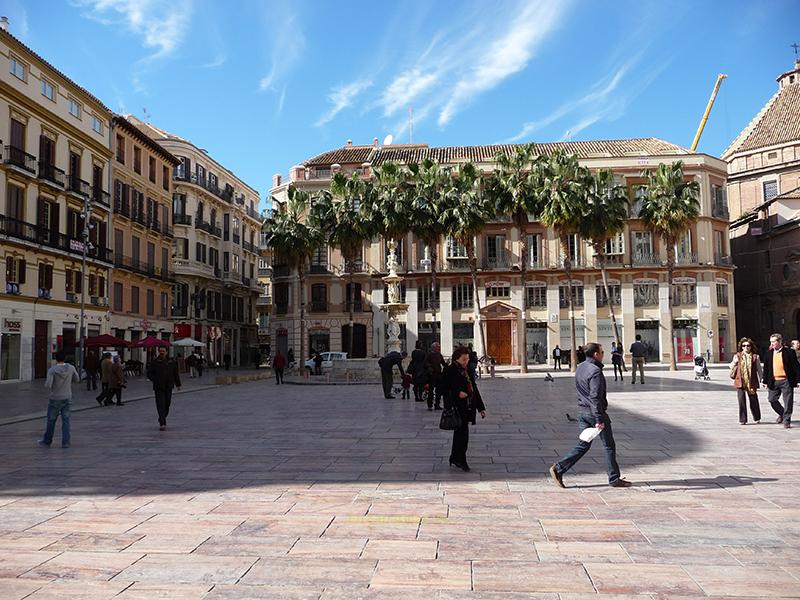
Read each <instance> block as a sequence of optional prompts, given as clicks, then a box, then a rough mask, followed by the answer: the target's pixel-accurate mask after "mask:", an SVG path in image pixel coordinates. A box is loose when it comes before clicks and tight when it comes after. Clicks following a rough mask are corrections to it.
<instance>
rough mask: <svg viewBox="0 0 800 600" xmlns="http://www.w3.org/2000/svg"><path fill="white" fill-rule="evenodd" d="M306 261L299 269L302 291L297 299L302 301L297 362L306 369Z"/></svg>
mask: <svg viewBox="0 0 800 600" xmlns="http://www.w3.org/2000/svg"><path fill="white" fill-rule="evenodd" d="M304 263H305V261H302V262H301V263H300V267H299V268H298V269H297V272H298V276H299V278H300V292H299V293H298V295H297V299H298V301H299V302H300V357H299V358H298V359H297V360H298V363H297V364H298V366H299V367H300V368H301V369H305V364H306V304H305V301H304V300H305V294H304V292H305V281H306V277H305V274H304V273H303V269H305V264H304Z"/></svg>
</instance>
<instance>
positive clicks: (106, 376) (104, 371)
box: [100, 358, 113, 383]
mask: <svg viewBox="0 0 800 600" xmlns="http://www.w3.org/2000/svg"><path fill="white" fill-rule="evenodd" d="M112 364H113V363H112V362H111V359H110V358H104V359H103V360H101V361H100V381H101V382H102V383H109V382H110V381H111V365H112Z"/></svg>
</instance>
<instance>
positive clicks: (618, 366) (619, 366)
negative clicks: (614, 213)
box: [614, 363, 622, 381]
mask: <svg viewBox="0 0 800 600" xmlns="http://www.w3.org/2000/svg"><path fill="white" fill-rule="evenodd" d="M617 372H619V377H620V379H622V364H617V363H614V381H616V380H617Z"/></svg>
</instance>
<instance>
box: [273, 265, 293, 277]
mask: <svg viewBox="0 0 800 600" xmlns="http://www.w3.org/2000/svg"><path fill="white" fill-rule="evenodd" d="M272 276H273V277H288V276H289V265H275V266H273V267H272Z"/></svg>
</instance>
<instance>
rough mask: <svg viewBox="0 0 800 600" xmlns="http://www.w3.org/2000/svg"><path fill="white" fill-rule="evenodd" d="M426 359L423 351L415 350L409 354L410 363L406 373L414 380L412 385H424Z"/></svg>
mask: <svg viewBox="0 0 800 600" xmlns="http://www.w3.org/2000/svg"><path fill="white" fill-rule="evenodd" d="M427 358H428V356H427V354H425V351H424V350H420V349H419V348H417V349H416V350H414V351H413V352H412V353H411V362H410V363H409V365H408V371H409V373H411V376H412V377H413V378H414V385H422V384H424V383H425V360H426V359H427Z"/></svg>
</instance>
